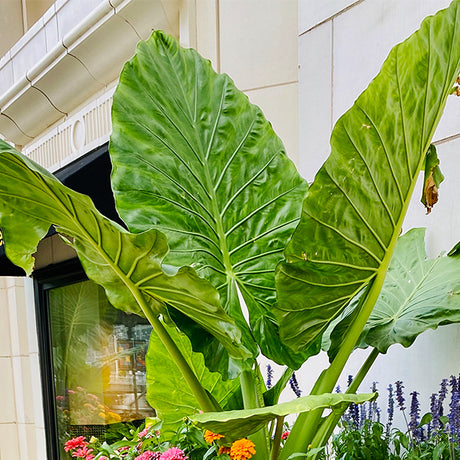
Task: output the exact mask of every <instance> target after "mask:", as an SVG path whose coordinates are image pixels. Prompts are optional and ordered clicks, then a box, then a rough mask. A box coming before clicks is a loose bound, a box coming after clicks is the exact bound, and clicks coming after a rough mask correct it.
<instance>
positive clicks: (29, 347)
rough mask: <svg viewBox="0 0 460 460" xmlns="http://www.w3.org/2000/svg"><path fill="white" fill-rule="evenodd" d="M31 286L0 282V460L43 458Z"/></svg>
mask: <svg viewBox="0 0 460 460" xmlns="http://www.w3.org/2000/svg"><path fill="white" fill-rule="evenodd" d="M34 308H35V307H34V301H33V284H32V281H31V280H30V279H24V278H0V318H1V321H0V394H1V395H2V407H1V410H0V458H1V459H5V460H8V459H30V460H32V459H34V460H35V459H37V460H44V459H45V458H46V453H45V443H44V439H45V438H44V435H45V429H44V423H43V408H42V397H41V384H40V371H39V363H38V342H37V335H36V329H35V314H34Z"/></svg>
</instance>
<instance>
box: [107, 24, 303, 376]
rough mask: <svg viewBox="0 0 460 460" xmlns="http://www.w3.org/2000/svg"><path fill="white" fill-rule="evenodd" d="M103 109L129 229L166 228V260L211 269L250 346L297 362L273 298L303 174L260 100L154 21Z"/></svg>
mask: <svg viewBox="0 0 460 460" xmlns="http://www.w3.org/2000/svg"><path fill="white" fill-rule="evenodd" d="M112 117H113V133H112V136H111V140H110V154H111V157H112V160H113V163H114V170H113V174H112V186H113V189H114V195H115V199H116V204H117V209H118V211H119V213H120V215H121V217H122V218H123V220H124V221H125V222H126V224H127V225H128V227H129V228H130V230H131V231H134V232H138V231H143V230H145V229H147V228H150V227H151V226H152V225H155V226H156V228H158V229H160V230H161V231H162V232H164V233H165V234H166V235H167V237H168V241H169V243H170V246H171V252H170V254H169V255H168V258H167V262H168V263H171V264H172V265H177V266H180V265H184V264H187V265H188V264H193V267H194V268H195V270H196V271H197V273H198V274H199V275H201V276H203V277H206V278H207V279H209V280H210V281H211V283H212V284H213V285H214V286H215V287H216V288H217V289H218V291H219V293H220V297H221V300H222V305H223V306H224V308H225V310H226V311H227V312H228V313H229V315H230V316H232V317H233V318H234V319H235V321H236V323H237V324H238V326H239V327H240V328H241V330H242V334H243V340H244V343H245V344H246V346H247V347H248V348H251V349H252V351H253V353H254V355H256V354H257V347H256V344H255V343H254V339H255V342H257V344H258V345H259V346H260V348H261V350H262V352H263V353H264V354H265V355H266V356H268V357H270V358H272V359H273V360H275V361H276V362H278V363H281V364H289V365H291V366H293V367H299V366H300V365H301V364H302V362H303V361H304V357H303V356H302V355H295V354H293V353H292V351H289V350H288V349H286V348H285V347H284V346H283V344H282V343H281V342H280V340H279V334H278V324H277V322H276V320H275V317H274V315H273V313H272V311H271V305H272V304H273V302H274V300H275V286H274V270H275V266H276V264H277V263H278V261H280V260H281V259H282V251H283V249H284V246H285V244H286V241H287V239H288V238H289V236H290V235H291V233H292V231H293V229H294V228H295V225H297V223H298V219H299V216H300V211H301V201H302V199H303V197H304V195H305V191H306V188H307V184H306V182H305V181H304V180H303V179H302V178H301V177H300V176H299V175H298V173H297V171H296V169H295V167H294V165H293V164H292V162H291V161H290V160H289V159H288V158H287V156H286V154H285V151H284V147H283V144H282V142H281V141H280V139H279V138H278V137H277V136H276V135H275V133H274V132H273V129H272V127H271V125H270V123H269V122H268V121H267V120H265V118H264V116H263V114H262V111H261V110H260V109H259V108H258V107H256V106H254V105H252V104H250V103H249V101H248V98H247V97H246V95H244V94H243V93H242V92H240V91H239V90H237V89H236V88H235V86H234V84H233V82H232V80H231V79H230V78H229V77H228V76H227V75H218V74H216V73H215V72H214V71H213V70H212V68H211V64H210V62H209V61H207V60H205V59H203V58H201V57H200V56H199V55H198V53H197V52H196V51H194V50H190V49H189V50H186V49H182V48H181V47H180V46H179V44H178V42H177V41H176V40H175V39H174V38H173V37H170V36H167V35H165V34H163V33H162V32H158V31H157V32H154V33H153V35H152V36H151V38H150V39H149V40H148V41H146V42H141V43H140V44H139V45H138V48H137V51H136V55H135V56H134V57H133V59H132V60H131V61H129V62H128V63H127V64H126V65H125V67H124V69H123V72H122V74H121V77H120V83H119V85H118V87H117V90H116V92H115V94H114V102H113V109H112ZM238 288H239V290H240V292H241V293H242V295H243V297H244V299H245V302H246V305H247V307H248V310H249V317H250V327H248V325H247V323H246V320H245V318H244V315H243V313H242V309H241V307H240V302H239V298H238ZM174 319H175V321H176V322H177V324H178V325H179V326H180V327H181V329H182V330H185V331H187V333H188V335H189V336H190V337H191V339H192V341H193V346H194V349H200V350H201V351H202V352H203V353H204V354H205V355H206V357H207V363H208V365H209V366H210V367H211V368H213V369H215V368H219V369H220V370H221V371H223V369H224V368H226V367H227V366H228V363H226V358H225V356H224V355H223V354H222V353H219V351H218V344H217V346H216V344H211V343H210V341H209V337H207V336H206V335H204V334H203V333H199V332H198V330H197V329H196V327H195V328H193V325H190V324H184V323H183V321H181V319H180V318H177V317H176V318H174ZM217 357H219V359H220V361H221V362H220V363H217V362H216V359H217ZM224 373H225V371H224Z"/></svg>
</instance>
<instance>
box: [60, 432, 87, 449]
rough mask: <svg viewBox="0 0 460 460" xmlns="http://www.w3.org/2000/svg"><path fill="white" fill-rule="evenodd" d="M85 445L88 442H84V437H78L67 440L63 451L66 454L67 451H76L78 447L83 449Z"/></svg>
mask: <svg viewBox="0 0 460 460" xmlns="http://www.w3.org/2000/svg"><path fill="white" fill-rule="evenodd" d="M87 445H88V441H86V438H85V437H84V436H78V437H77V438H72V439H69V440H68V441H67V442H66V443H65V444H64V450H65V451H66V452H69V450H73V449H77V448H79V447H85V446H87Z"/></svg>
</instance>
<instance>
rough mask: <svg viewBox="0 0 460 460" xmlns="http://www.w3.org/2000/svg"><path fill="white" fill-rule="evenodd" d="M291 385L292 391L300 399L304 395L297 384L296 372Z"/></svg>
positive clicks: (290, 382)
mask: <svg viewBox="0 0 460 460" xmlns="http://www.w3.org/2000/svg"><path fill="white" fill-rule="evenodd" d="M289 384H290V385H291V388H292V391H293V392H294V393H295V395H296V396H297V397H298V398H300V396H301V395H302V390H301V389H300V388H299V384H298V383H297V378H296V376H295V372H293V373H292V377H291V378H290V379H289Z"/></svg>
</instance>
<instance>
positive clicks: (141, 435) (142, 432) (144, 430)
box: [137, 426, 150, 438]
mask: <svg viewBox="0 0 460 460" xmlns="http://www.w3.org/2000/svg"><path fill="white" fill-rule="evenodd" d="M149 431H150V428H149V427H148V426H147V427H145V428H144V429H143V430H142V431H141V432H140V433H139V434H138V435H137V437H138V438H143V437H144V436H145V435H147V434H148V433H149Z"/></svg>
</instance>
